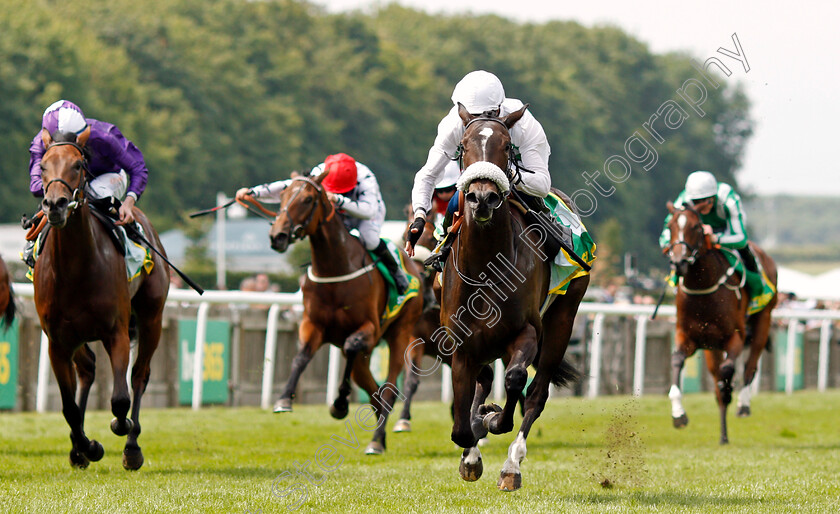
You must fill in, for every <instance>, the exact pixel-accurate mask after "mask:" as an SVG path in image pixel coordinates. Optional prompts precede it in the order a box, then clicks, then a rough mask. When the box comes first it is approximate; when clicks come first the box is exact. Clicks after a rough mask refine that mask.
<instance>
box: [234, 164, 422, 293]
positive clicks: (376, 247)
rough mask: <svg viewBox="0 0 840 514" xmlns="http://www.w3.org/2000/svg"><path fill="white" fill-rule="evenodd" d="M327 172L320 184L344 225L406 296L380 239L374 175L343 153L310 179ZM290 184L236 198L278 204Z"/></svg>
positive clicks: (381, 211)
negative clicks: (381, 265) (251, 197)
mask: <svg viewBox="0 0 840 514" xmlns="http://www.w3.org/2000/svg"><path fill="white" fill-rule="evenodd" d="M324 170H329V174H328V175H327V176H326V177H325V178H324V180H323V182H321V185H322V186H323V187H324V189H326V191H327V196H328V197H329V199H330V201H331V202H332V203H333V204H334V205H335V208H336V211H338V213H339V214H340V215H342V216H341V217H342V221H343V222H344V226H345V227H347V230H351V229H354V228H355V229H356V230H358V232H359V240H360V241H361V243H362V245H364V247H365V249H366V250H368V251H370V252H373V254H374V255H376V257H377V258H378V259H379V260H380V261H382V263H383V264H384V265H385V267H386V268H388V271H389V272H390V273H391V275H392V276H393V277H394V281H395V282H396V285H397V293H398V294H400V295H402V294H404V293H405V292H406V290H407V289H408V287H409V282H408V277H406V276H405V273H403V271H402V269H401V268H400V266H399V264H398V263H397V261H396V260H394V257H393V255H392V254H391V252H390V251H388V246H387V245H386V244H385V241H383V240H381V239H380V238H379V233H380V231H381V229H382V222H383V221H385V202H383V201H382V194H381V193H380V192H379V183H378V182H377V181H376V177H375V176H374V175H373V172H372V171H371V170H370V168H368V167H367V166H365V165H364V164H362V163H360V162H356V160H355V159H353V158H352V157H350V156H349V155H347V154H343V153H339V154H335V155H330V156H328V157H327V158H326V159H325V160H324V162H322V163H321V164H319V165H317V166H315V167H314V168H312V172H311V173H310V176H313V177H317V176H318V175H320V174H321V173H323V172H324ZM291 183H292V181H291V179H287V180H278V181H277V182H272V183H270V184H263V185H260V186H254V187H253V188H242V189H240V190H239V191H237V192H236V198H237V199H238V200H244V199H245V198H246V197H247V196H253V197H254V198H258V199H259V200H260V201H263V202H266V203H277V202H279V201H280V195H281V194H282V193H283V191H284V190H285V189H286V188H287V187H289V185H290V184H291Z"/></svg>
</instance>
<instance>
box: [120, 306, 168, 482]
mask: <svg viewBox="0 0 840 514" xmlns="http://www.w3.org/2000/svg"><path fill="white" fill-rule="evenodd" d="M162 307H163V305H161V308H162ZM162 320H163V311H160V312H157V313H156V314H151V315H143V314H140V313H138V327H137V328H138V338H137V360H136V361H135V362H134V366H133V367H132V368H131V390H132V391H133V392H134V402H133V403H132V405H131V421H132V425H133V426H132V428H131V431H130V432H129V433H128V437H127V438H126V441H125V448H124V449H123V456H122V465H123V468H124V469H127V470H129V471H135V470H138V469H140V468H141V467H142V466H143V462H144V461H145V459H144V458H143V451H142V450H141V449H140V445H139V444H138V443H137V438H138V437H140V432H141V431H142V428H141V426H140V404H141V402H142V399H143V393H145V392H146V386H147V385H148V383H149V376H150V375H151V362H152V356H153V355H154V353H155V350H157V347H158V344H159V343H160V333H161V327H162Z"/></svg>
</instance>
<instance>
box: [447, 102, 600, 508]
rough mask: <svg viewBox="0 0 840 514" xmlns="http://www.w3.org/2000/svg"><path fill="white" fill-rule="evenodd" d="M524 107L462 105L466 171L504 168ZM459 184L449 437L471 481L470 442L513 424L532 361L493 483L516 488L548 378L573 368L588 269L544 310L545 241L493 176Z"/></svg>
mask: <svg viewBox="0 0 840 514" xmlns="http://www.w3.org/2000/svg"><path fill="white" fill-rule="evenodd" d="M526 108H527V105H526V106H523V107H522V109H520V110H518V111H515V112H513V113H510V114H508V115H506V116H504V117H500V118H495V117H488V116H483V115H482V116H474V115H472V114H470V113H469V112H468V111H467V110H466V108H465V107H464V106H463V105H459V106H458V112H459V115H460V117H461V119H462V120H463V122H464V125H465V133H464V136H463V139H462V141H461V144H462V155H463V165H464V168H465V171H464V174H465V175H466V174H468V173H469V172H470V169H471V166H472V165H478V166H479V167H483V168H485V169H486V168H492V169H496V170H498V171H499V172H501V173H504V174H505V175H507V176H508V177H510V173H509V170H508V166H509V156H510V155H511V153H512V152H511V150H513V148H512V147H511V139H510V132H509V130H510V128H511V127H513V126H514V125H515V124H516V122H517V121H519V119H520V118H521V117H522V115H523V114H524V112H525V109H526ZM461 180H462V181H463V180H465V178H464V176H463V175H462V179H461ZM459 187H462V188H463V193H464V195H465V201H464V204H465V205H464V213H463V218H462V224H461V227H460V231H459V235H458V238H457V240H456V241H455V242H454V244H453V247H452V252H451V254H450V257H449V259H447V261H446V264H445V267H444V271H443V287H442V289H443V293H442V295H441V296H442V299H443V301H442V305H441V323H442V324H443V326H444V327H445V328H446V330H447V335H448V336H449V341H448V342H445V343H442V344H444V345H446V346H448V348H444V350H445V351H450V352H451V351H452V347H453V346H454V353H452V375H453V392H454V404H455V405H454V418H455V420H454V424H453V428H452V440H453V441H454V442H455V443H456V444H457V445H458V446H461V447H462V448H464V452H463V454H462V456H461V464H460V467H459V472H460V474H461V478H463V479H464V480H467V481H473V480H477V479H478V478H479V477H480V476H481V474H482V472H483V465H482V462H481V452H480V451H479V450H478V447H477V446H476V443H477V441H478V440H479V439H480V438H482V437H484V436H485V435H487V433H488V431H489V432H491V433H494V434H502V433H506V432H510V431H511V430H512V429H513V414H514V410H515V407H516V404H517V400H518V398H519V396H520V394H521V393H522V391H523V390H524V388H525V385H526V382H527V379H528V371H527V368H528V366H530V365H532V364H533V365H534V367H535V368H536V375H535V376H534V379H533V382H532V383H531V385H530V387H529V388H528V391H527V395H526V400H525V414H524V417H523V420H522V425H521V427H520V431H519V433H518V435H517V437H516V439H515V441H514V442H513V443H512V444H511V445H510V448H509V450H508V458H507V460H506V461H505V464H504V466H503V467H502V470H501V474H500V476H499V480H498V483H497V485H498V487H499V489H501V490H505V491H510V490H515V489H518V488H519V487H521V482H522V476H521V471H520V463H521V462H522V459H523V458H524V457H525V454H526V451H527V447H526V438H527V437H528V433H529V431H530V430H531V427H532V425H533V423H534V421H536V419H537V418H538V417H539V415H540V413H541V412H542V410H543V408H544V407H545V402H546V400H547V399H548V389H549V384H550V383H554V384H556V385H564V384H566V383H567V382H569V381H571V380H574V379H576V378H577V376H578V375H577V372H576V371H575V370H574V369H573V368H572V367H571V366H569V365H568V364H567V363H565V362H564V361H563V356H564V354H565V352H566V348H567V346H568V343H569V339H570V336H571V331H572V323H573V321H574V318H575V315H576V313H577V309H578V305H579V304H580V301H581V300H582V298H583V295H584V293H585V292H586V288H587V286H588V284H589V275H588V274H584V275H581V276H579V277H577V278H574V279H572V280H571V281H570V283H569V285H568V290H567V292H566V294H565V295H556V296H555V297H554V298H553V302H552V303H551V304H550V306H549V307H548V308H547V311H546V312H545V315H544V316H542V317H541V316H540V309H541V306H542V305H543V302H544V300H546V298H547V293H548V287H549V278H550V272H551V269H550V266H551V263H549V262H547V261H546V259H545V255H544V254H542V255H540V254H539V253H538V252H537V251H536V250H535V249H538V248H539V245H540V244H541V242H542V240H541V239H538V238H537V237H536V234H535V233H534V232H533V231H530V230H529V231H526V232H524V233H523V228H524V227H525V223H524V217H523V214H522V212H521V211H520V209H519V208H518V207H516V206H515V205H513V204H512V202H511V201H510V200H507V201H506V198H507V191H506V190H505V189H504V187H503V186H502V185H501V184H500V183H499V182H498V181H496V180H489V179H483V178H479V179H475V180H472V182H470V183H469V184H461V183H460V182H459ZM529 228H530V227H529ZM501 357H507V358H508V359H509V362H508V364H507V366H506V369H505V392H506V401H505V405H504V408H500V407H498V406H497V405H483V403H484V400H485V399H486V398H487V396H488V394H489V392H490V388H491V382H492V378H493V374H492V369H491V368H490V366H489V364H490V363H491V362H493V361H495V360H496V359H498V358H501Z"/></svg>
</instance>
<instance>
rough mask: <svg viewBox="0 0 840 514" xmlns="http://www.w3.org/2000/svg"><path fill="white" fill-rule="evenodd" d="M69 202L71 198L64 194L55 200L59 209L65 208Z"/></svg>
mask: <svg viewBox="0 0 840 514" xmlns="http://www.w3.org/2000/svg"><path fill="white" fill-rule="evenodd" d="M69 203H70V199H69V198H66V197H64V196H61V197H59V198H58V200H56V201H55V207H56V208H57V209H63V208H65V207H67V205H68V204H69Z"/></svg>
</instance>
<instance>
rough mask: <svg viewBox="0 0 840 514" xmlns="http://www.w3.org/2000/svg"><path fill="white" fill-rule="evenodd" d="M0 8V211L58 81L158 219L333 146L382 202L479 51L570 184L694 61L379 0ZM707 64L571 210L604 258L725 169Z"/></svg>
mask: <svg viewBox="0 0 840 514" xmlns="http://www.w3.org/2000/svg"><path fill="white" fill-rule="evenodd" d="M0 9H2V12H3V13H5V14H4V15H0V97H2V98H3V102H2V103H0V130H2V133H3V134H4V138H2V140H0V170H2V172H3V174H4V176H5V177H7V180H6V181H4V182H3V183H2V184H0V219H2V220H4V221H7V222H10V221H13V220H16V219H18V218H19V216H20V214H21V213H22V212H31V211H33V210H34V207H35V205H36V202H35V201H34V200H33V199H32V198H31V197H29V196H28V195H26V194H24V193H23V192H24V191H26V187H27V177H26V172H25V171H24V169H25V168H26V166H27V163H28V153H27V149H28V145H29V141H30V140H31V138H32V137H33V136H34V135H35V133H36V132H37V129H38V126H39V120H40V115H41V112H42V111H43V109H44V108H45V107H46V106H47V105H49V104H50V103H52V102H53V101H55V100H56V99H58V98H68V99H71V100H73V101H75V102H76V103H78V104H79V105H80V106H81V107H82V109H83V110H84V111H85V113H86V114H87V115H88V116H90V117H94V118H100V119H104V120H107V121H110V122H113V123H115V124H117V125H118V126H119V127H120V128H121V130H122V131H123V133H125V134H126V135H127V136H128V137H129V138H130V139H132V140H133V141H134V142H135V143H136V144H137V145H138V147H139V148H140V149H141V150H142V151H143V152H144V155H145V156H146V159H147V164H148V166H149V171H150V177H149V187H148V190H147V192H146V194H144V196H143V198H142V199H141V203H140V206H141V207H142V208H143V209H144V210H145V211H146V212H147V213H148V214H149V215H150V217H151V218H152V220H153V222H155V223H156V225H157V228H158V229H159V230H161V231H162V230H165V229H167V228H171V227H173V226H176V225H181V224H182V223H183V221H184V217H185V216H184V214H185V213H186V212H189V211H191V210H196V209H198V208H203V207H206V206H207V205H209V204H211V203H212V199H213V198H215V194H216V192H218V191H224V192H226V193H228V194H229V195H232V194H233V192H234V191H235V190H236V189H237V188H239V187H242V186H250V185H254V184H259V183H263V182H268V181H272V180H276V179H279V178H283V177H287V176H288V174H289V172H290V171H291V170H293V169H297V170H302V171H306V170H308V169H309V168H311V166H313V165H315V164H317V163H319V162H321V160H322V159H323V158H324V156H325V155H327V154H330V153H336V152H347V153H350V154H351V155H353V156H354V157H356V158H357V159H358V160H359V161H361V162H364V163H366V164H368V165H369V166H370V167H371V168H372V169H373V170H374V172H375V173H376V174H377V177H378V179H379V182H380V186H381V189H382V192H383V195H384V197H385V201H386V203H387V206H388V209H389V212H391V213H392V214H391V217H398V215H395V214H394V213H400V212H402V208H403V207H404V205H405V204H406V203H408V201H409V196H410V195H409V193H410V190H411V185H412V179H413V176H414V173H415V172H416V170H417V169H419V168H420V166H422V164H423V162H424V161H425V158H426V154H427V151H428V148H429V146H430V145H431V143H432V141H433V139H434V135H435V127H436V125H437V122H438V121H439V120H440V119H441V118H442V117H443V115H444V114H445V113H446V111H447V110H448V109H449V108H450V100H449V96H450V94H451V91H452V87H453V86H454V84H455V82H456V81H457V80H459V79H460V78H461V77H462V76H463V75H464V74H465V73H467V72H469V71H471V70H473V69H478V68H483V69H488V70H491V71H493V72H495V73H496V74H497V75H498V76H499V77H500V78H501V80H502V82H503V83H504V84H505V88H506V92H507V93H508V96H511V97H515V98H520V99H522V100H523V101H525V102H528V103H530V105H531V110H532V112H533V113H534V115H535V116H536V117H537V119H539V120H540V122H541V123H542V125H543V127H544V128H545V131H546V133H547V135H548V137H549V142H550V144H551V147H552V157H551V171H552V175H553V182H554V184H555V185H557V186H558V187H560V188H561V189H563V190H565V191H567V192H569V193H572V192H574V191H576V190H578V189H581V188H587V187H590V186H588V185H587V184H586V180H585V178H584V177H583V175H582V173H584V172H593V171H595V170H601V171H602V173H603V168H604V162H605V160H606V159H608V158H609V157H610V156H612V155H616V154H622V153H623V152H624V143H625V140H627V138H629V137H630V136H632V135H633V133H634V132H635V131H637V130H641V124H642V123H644V122H645V121H647V120H648V119H649V118H650V116H651V115H653V114H654V113H655V112H656V110H657V108H658V107H659V106H660V105H661V104H662V103H663V102H665V101H666V100H670V99H676V98H677V95H676V90H677V89H678V88H679V87H681V85H682V84H683V82H684V81H685V80H686V79H689V78H696V77H697V72H696V71H695V70H694V69H693V68H692V67H691V65H690V62H689V56H686V55H681V54H668V55H656V54H652V53H651V52H650V51H649V50H648V48H647V47H646V46H645V45H644V44H643V43H641V42H639V41H637V40H636V39H634V38H632V37H631V36H629V35H627V34H626V33H624V32H623V31H621V30H620V29H618V28H615V27H595V28H586V27H583V26H581V25H578V24H576V23H569V22H558V21H553V22H547V23H542V24H521V23H516V22H512V21H509V20H505V19H503V18H500V17H497V16H461V15H459V16H453V17H447V16H432V15H427V14H423V13H419V12H417V11H414V10H411V9H407V8H404V7H401V6H398V5H395V4H392V5H389V6H387V7H384V8H382V9H381V10H379V11H378V12H375V13H373V14H359V13H351V14H337V15H335V14H327V13H325V12H323V11H322V10H320V9H319V8H317V7H316V6H314V5H312V4H308V3H306V2H301V1H295V0H269V1H263V2H247V1H244V0H213V1H207V0H174V1H173V0H149V1H146V2H136V1H133V0H113V1H111V2H99V3H95V4H91V3H89V2H76V3H59V2H48V1H40V2H28V3H23V4H21V3H20V2H16V1H14V0H0ZM12 13H13V14H12ZM718 79H719V81H720V82H721V84H722V85H721V87H720V88H718V89H711V88H709V98H708V99H707V101H706V103H705V104H704V105H703V109H704V110H705V111H706V114H705V116H702V117H701V116H697V115H692V116H691V117H690V118H689V119H688V120H686V122H685V123H684V125H683V126H682V127H681V128H679V129H677V130H672V131H670V132H669V133H668V134H667V137H666V139H667V140H666V141H665V142H664V143H663V144H661V145H658V146H657V147H656V149H657V152H658V157H659V161H658V164H657V165H656V166H655V167H654V168H653V169H651V170H649V171H644V170H642V168H641V166H635V167H634V169H633V172H632V175H631V176H630V177H629V178H628V179H627V180H626V181H624V182H621V183H616V184H615V192H614V193H612V194H611V195H609V196H606V197H599V198H598V200H599V203H598V208H597V209H596V211H595V212H594V213H593V214H592V215H591V216H590V217H589V218H587V219H586V222H587V223H588V224H590V225H591V226H592V227H595V228H597V227H599V226H602V225H603V224H604V223H606V222H607V221H608V220H617V222H618V223H620V225H621V227H622V234H623V244H624V245H626V246H625V247H624V248H615V249H613V251H614V252H615V253H616V254H617V255H619V254H620V253H622V252H623V251H624V250H627V249H629V247H631V245H632V248H633V250H634V251H635V252H636V253H637V254H638V255H639V256H640V259H641V261H642V263H643V264H650V263H653V262H658V261H654V259H656V258H657V247H656V239H657V236H658V233H659V231H660V229H661V221H662V218H663V217H664V203H665V201H666V200H668V199H672V198H673V197H675V196H676V194H677V193H678V192H679V190H680V189H681V188H682V185H683V183H684V180H685V177H686V176H687V174H688V173H690V172H691V171H694V170H696V169H708V170H710V171H713V172H714V173H715V174H716V175H718V177H719V178H721V179H722V180H727V181H730V182H735V181H734V178H735V172H736V171H737V169H738V166H739V164H740V159H741V156H742V155H743V148H744V144H745V142H746V140H747V139H748V137H749V135H750V133H751V122H750V120H749V116H748V107H749V105H748V102H747V99H746V96H745V95H744V92H743V90H742V89H741V88H740V87H738V86H737V85H736V86H732V85H730V84H727V83H726V82H725V81H724V79H723V78H722V77H718ZM602 180H603V174H602ZM594 235H595V237H596V240H597V238H598V234H597V233H595V234H594Z"/></svg>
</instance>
